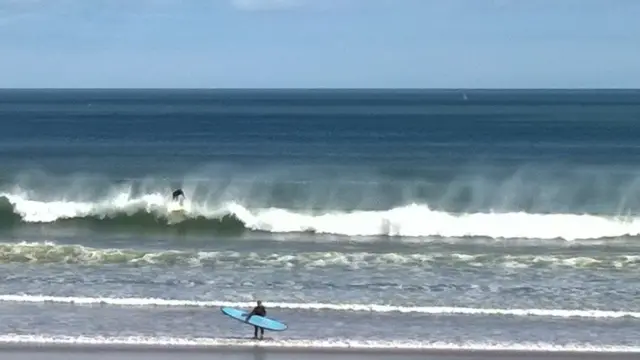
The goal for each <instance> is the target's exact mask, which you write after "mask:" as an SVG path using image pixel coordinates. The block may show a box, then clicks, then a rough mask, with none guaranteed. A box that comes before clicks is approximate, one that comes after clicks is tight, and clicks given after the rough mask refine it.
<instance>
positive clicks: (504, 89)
mask: <svg viewBox="0 0 640 360" xmlns="http://www.w3.org/2000/svg"><path fill="white" fill-rule="evenodd" d="M6 90H30V91H33V90H138V91H139V90H155V91H157V90H182V91H193V90H198V91H202V90H209V91H211V90H217V91H247V90H248V91H319V90H320V91H336V90H337V91H549V90H553V91H640V87H601V88H589V87H468V88H467V87H0V91H6Z"/></svg>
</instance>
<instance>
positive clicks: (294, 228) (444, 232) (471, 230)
mask: <svg viewBox="0 0 640 360" xmlns="http://www.w3.org/2000/svg"><path fill="white" fill-rule="evenodd" d="M0 196H4V197H6V198H7V199H8V200H9V202H10V203H11V204H13V205H14V208H15V212H16V213H17V214H19V215H20V216H21V217H22V219H23V220H24V221H26V222H52V221H56V220H58V219H65V218H78V217H86V216H99V217H106V216H109V214H113V213H117V212H127V213H133V212H135V211H147V212H150V213H156V214H162V215H164V216H166V214H167V212H168V207H169V206H170V200H169V199H168V197H167V196H165V195H162V194H160V193H150V194H146V195H142V196H138V197H134V196H133V195H131V193H129V192H125V193H117V194H114V195H112V196H111V197H107V198H104V199H100V200H97V201H94V202H86V201H85V202H80V201H67V200H56V201H45V200H39V199H34V198H31V197H29V196H28V195H27V194H25V193H0ZM184 210H185V214H186V216H191V217H195V216H204V217H208V218H219V217H220V216H222V215H224V214H234V215H235V216H236V217H238V218H239V219H240V220H241V221H242V222H244V223H245V225H246V227H247V228H249V229H253V230H261V231H270V232H277V233H287V232H301V231H315V232H317V233H325V234H336V235H347V236H376V235H389V236H406V237H424V236H442V237H466V236H481V237H490V238H519V239H522V238H535V239H565V240H577V239H597V238H607V237H619V236H625V235H631V236H634V235H638V234H640V218H635V217H629V218H617V217H604V216H595V215H579V214H529V213H523V212H518V213H469V214H452V213H447V212H442V211H434V210H431V209H430V208H429V206H428V205H424V204H423V205H420V204H412V205H408V206H403V207H398V208H394V209H390V210H385V211H353V212H348V213H347V212H338V211H333V212H325V213H323V214H311V213H304V212H294V211H290V210H286V209H278V208H268V209H250V208H247V207H245V206H243V205H241V204H239V203H235V202H228V203H219V204H211V203H209V202H207V201H205V202H202V203H199V202H197V201H196V202H192V201H189V200H188V201H185V203H184Z"/></svg>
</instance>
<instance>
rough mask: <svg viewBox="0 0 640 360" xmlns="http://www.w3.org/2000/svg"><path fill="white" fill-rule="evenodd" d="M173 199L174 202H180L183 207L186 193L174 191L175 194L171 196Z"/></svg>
mask: <svg viewBox="0 0 640 360" xmlns="http://www.w3.org/2000/svg"><path fill="white" fill-rule="evenodd" d="M171 197H172V198H173V201H178V200H179V201H180V205H182V202H183V201H184V198H185V196H184V191H182V189H176V190H173V193H172V194H171Z"/></svg>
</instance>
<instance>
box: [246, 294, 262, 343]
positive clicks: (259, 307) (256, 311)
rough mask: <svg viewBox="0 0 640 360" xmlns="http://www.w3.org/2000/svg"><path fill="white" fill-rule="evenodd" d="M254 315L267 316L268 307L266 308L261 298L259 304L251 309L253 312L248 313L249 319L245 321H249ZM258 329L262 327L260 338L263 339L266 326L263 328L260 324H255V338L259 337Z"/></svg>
mask: <svg viewBox="0 0 640 360" xmlns="http://www.w3.org/2000/svg"><path fill="white" fill-rule="evenodd" d="M253 315H258V316H267V309H265V307H264V306H263V305H262V301H261V300H258V304H257V306H256V307H254V308H253V310H251V312H250V313H249V314H248V315H247V320H245V321H246V322H249V319H250V318H251V317H252V316H253ZM258 329H260V340H262V339H263V338H264V328H261V327H258V326H254V331H253V338H254V339H257V338H258Z"/></svg>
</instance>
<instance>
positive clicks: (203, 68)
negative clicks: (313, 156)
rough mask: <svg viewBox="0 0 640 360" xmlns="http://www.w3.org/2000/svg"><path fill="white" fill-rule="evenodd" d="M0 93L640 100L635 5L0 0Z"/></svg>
mask: <svg viewBox="0 0 640 360" xmlns="http://www.w3.org/2000/svg"><path fill="white" fill-rule="evenodd" d="M0 87H4V88H7V87H191V88H194V87H196V88H199V87H207V88H216V87H225V88H228V87H233V88H238V87H261V88H262V87H351V88H356V87H357V88H359V87H387V88H388V87H412V88H415V87H424V88H434V87H435V88H443V87H445V88H451V87H453V88H459V87H472V88H477V87H482V88H496V87H510V88H513V87H517V88H529V87H534V88H540V87H543V88H544V87H551V88H558V87H561V88H575V87H578V88H579V87H591V88H602V87H606V88H611V87H627V88H628V87H635V88H640V0H440V1H433V0H0Z"/></svg>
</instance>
